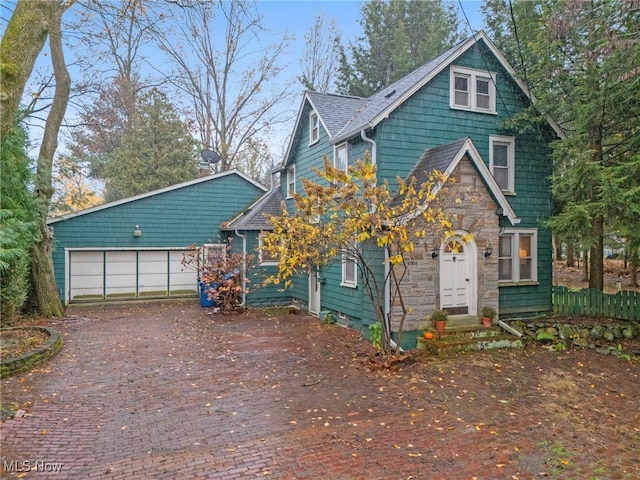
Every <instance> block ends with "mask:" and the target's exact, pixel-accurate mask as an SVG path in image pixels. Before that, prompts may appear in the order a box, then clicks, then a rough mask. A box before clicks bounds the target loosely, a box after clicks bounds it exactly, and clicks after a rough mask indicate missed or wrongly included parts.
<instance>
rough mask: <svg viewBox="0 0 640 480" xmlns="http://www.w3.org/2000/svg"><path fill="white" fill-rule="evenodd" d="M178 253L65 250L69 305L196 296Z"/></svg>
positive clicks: (192, 278)
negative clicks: (94, 301) (72, 303)
mask: <svg viewBox="0 0 640 480" xmlns="http://www.w3.org/2000/svg"><path fill="white" fill-rule="evenodd" d="M183 253H184V250H181V249H154V250H67V255H68V262H67V265H68V270H67V275H66V277H67V292H68V295H67V299H68V301H69V302H79V301H91V300H118V299H127V298H162V297H173V296H184V295H196V294H197V293H198V290H197V274H196V272H195V271H193V270H188V269H185V268H184V267H183V266H182V263H181V262H182V254H183Z"/></svg>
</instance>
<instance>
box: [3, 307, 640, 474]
mask: <svg viewBox="0 0 640 480" xmlns="http://www.w3.org/2000/svg"><path fill="white" fill-rule="evenodd" d="M67 313H68V315H70V316H72V318H70V319H67V320H63V321H57V322H55V326H54V327H55V328H57V329H58V330H59V331H60V332H61V333H62V334H63V335H64V339H65V347H64V349H63V350H62V352H61V353H60V354H59V355H58V356H57V357H56V358H55V359H53V360H52V361H51V362H50V363H48V364H47V365H46V367H44V368H40V369H38V370H36V371H34V372H33V373H32V374H29V375H25V376H18V377H14V378H10V379H7V380H4V381H3V382H2V395H3V402H15V403H17V404H18V405H19V406H21V407H22V408H23V409H24V410H25V411H26V412H27V413H26V415H24V416H22V417H21V418H15V419H11V420H7V421H5V422H4V423H3V424H2V436H1V441H2V459H3V469H2V470H3V472H2V476H3V477H14V476H15V477H20V478H22V477H26V478H32V477H39V478H73V479H91V478H101V479H102V478H104V479H130V478H134V479H144V478H167V479H174V478H181V479H199V478H223V479H245V478H249V479H251V478H268V479H328V480H339V479H366V480H370V479H398V480H401V479H402V480H406V479H425V480H426V479H429V480H431V479H473V478H478V479H533V478H563V479H638V478H640V462H639V461H638V460H639V458H640V413H639V405H640V403H639V399H638V397H639V391H640V387H639V383H638V373H639V370H640V362H637V361H633V362H629V361H624V360H621V359H616V358H612V357H604V356H601V355H599V354H597V353H594V352H592V351H587V350H573V351H568V352H562V353H552V352H549V351H546V350H544V349H542V348H540V347H537V346H531V347H527V348H526V349H524V350H520V351H500V352H498V351H495V352H481V353H473V354H466V355H461V356H458V357H457V358H452V359H445V360H443V359H438V358H434V357H422V358H420V359H419V362H416V363H413V364H411V365H406V366H404V367H403V368H402V370H400V371H397V372H375V371H370V370H369V369H368V368H367V362H366V361H365V360H366V358H367V355H368V354H369V353H370V352H371V349H370V346H369V345H368V344H366V343H363V342H361V341H359V340H358V338H357V335H356V334H355V333H354V332H352V331H349V330H345V329H342V328H340V327H338V326H324V325H321V324H320V323H319V322H318V320H317V319H314V318H310V317H306V316H304V315H293V316H289V315H281V316H278V315H274V314H272V315H269V312H259V314H258V313H257V312H253V313H252V314H250V315H241V316H229V317H225V316H217V315H211V314H209V312H208V311H207V310H205V309H201V308H200V307H199V306H198V305H196V304H195V301H189V302H161V303H153V304H152V303H150V304H128V305H120V306H118V305H108V306H93V307H73V308H70V309H69V310H68V312H67ZM27 467H28V468H30V469H31V470H30V471H28V472H25V471H23V470H27V469H28V468H27ZM58 468H60V469H61V470H60V471H59V472H53V471H52V470H56V469H58ZM7 470H8V471H7ZM43 470H45V471H43ZM47 470H49V471H47Z"/></svg>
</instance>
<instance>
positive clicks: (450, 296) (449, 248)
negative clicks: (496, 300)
mask: <svg viewBox="0 0 640 480" xmlns="http://www.w3.org/2000/svg"><path fill="white" fill-rule="evenodd" d="M456 233H457V234H456V236H454V237H451V238H449V239H448V240H447V241H446V242H445V243H444V244H443V245H442V246H441V247H440V308H442V309H446V310H447V311H448V312H449V315H477V313H478V312H477V305H476V303H477V302H476V298H477V291H478V290H477V289H478V280H477V274H476V272H477V262H478V260H477V258H478V256H477V247H476V243H475V241H474V240H473V239H468V240H467V241H464V240H463V237H464V236H465V235H464V233H462V232H460V233H458V232H456Z"/></svg>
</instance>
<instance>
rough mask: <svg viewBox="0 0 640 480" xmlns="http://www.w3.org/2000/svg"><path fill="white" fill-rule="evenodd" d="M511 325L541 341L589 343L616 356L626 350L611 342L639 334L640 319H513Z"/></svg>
mask: <svg viewBox="0 0 640 480" xmlns="http://www.w3.org/2000/svg"><path fill="white" fill-rule="evenodd" d="M511 326H512V327H514V328H516V329H517V330H518V331H520V332H521V333H523V334H524V335H525V336H526V338H530V339H531V340H533V341H537V342H538V343H547V344H562V345H565V346H568V345H573V346H576V347H586V348H591V349H594V350H596V351H598V352H599V353H603V354H609V353H611V354H613V355H616V356H619V355H621V354H623V353H625V352H622V351H620V350H616V349H615V348H612V347H611V346H610V345H612V344H615V343H616V342H617V341H620V340H624V339H632V338H637V337H640V323H637V322H625V323H619V324H608V325H569V324H563V323H562V322H557V323H547V322H540V323H534V322H527V321H526V320H520V321H517V322H515V323H512V324H511ZM632 353H634V354H636V353H635V352H632ZM636 355H637V354H636Z"/></svg>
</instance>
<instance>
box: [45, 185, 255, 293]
mask: <svg viewBox="0 0 640 480" xmlns="http://www.w3.org/2000/svg"><path fill="white" fill-rule="evenodd" d="M263 193H264V190H263V189H261V188H260V187H258V186H257V185H256V184H253V183H251V182H249V181H247V180H246V179H245V178H243V177H241V176H239V175H237V174H229V175H224V176H220V177H216V178H212V179H211V180H208V181H202V182H199V183H195V184H189V185H188V186H185V187H182V188H176V189H174V190H169V191H162V192H161V193H158V194H157V195H151V196H145V197H143V198H139V199H135V200H132V201H129V202H125V203H122V202H117V203H118V204H116V205H113V206H110V207H108V206H107V207H106V208H101V209H98V210H96V211H93V212H90V213H86V214H82V213H80V214H78V215H75V216H72V217H71V218H69V219H67V220H61V221H55V222H53V223H51V226H52V227H53V229H54V252H53V263H54V268H55V276H56V283H57V285H58V290H59V292H60V294H61V296H62V295H63V288H64V274H65V265H64V253H65V248H123V249H126V248H130V249H139V248H145V247H185V246H189V245H201V244H203V243H219V242H221V241H224V240H226V239H227V237H228V236H229V234H228V232H221V231H220V229H219V227H220V224H222V223H223V222H224V221H226V220H228V219H229V218H232V217H234V216H235V215H237V214H238V212H239V211H242V210H243V209H244V208H246V207H247V206H248V205H249V204H251V203H252V202H253V201H255V200H256V199H257V198H258V197H259V196H260V195H261V194H263ZM136 225H139V227H140V230H141V231H142V236H140V237H134V236H133V230H134V228H135V226H136ZM236 244H237V245H236ZM232 245H233V247H234V249H235V250H238V249H241V240H240V239H239V238H236V239H235V240H233V242H232Z"/></svg>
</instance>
